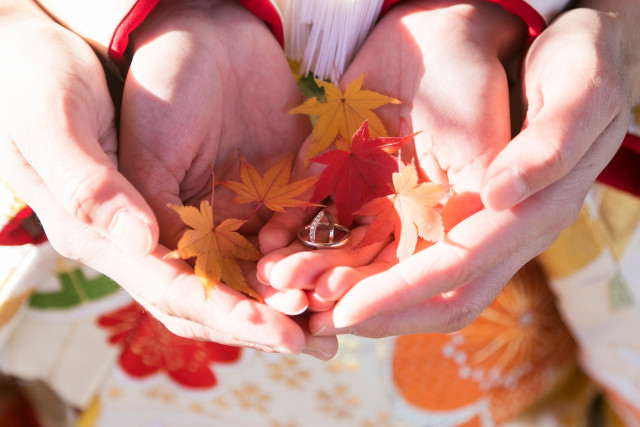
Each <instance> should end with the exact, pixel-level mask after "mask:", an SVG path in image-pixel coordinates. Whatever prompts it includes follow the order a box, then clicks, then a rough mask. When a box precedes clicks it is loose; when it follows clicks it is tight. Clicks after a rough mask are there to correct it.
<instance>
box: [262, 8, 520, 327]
mask: <svg viewBox="0 0 640 427" xmlns="http://www.w3.org/2000/svg"><path fill="white" fill-rule="evenodd" d="M496 28H500V29H501V30H502V31H496ZM523 39H524V26H523V24H522V23H521V22H520V21H519V19H518V18H516V17H514V16H511V15H509V14H508V13H506V12H504V11H503V10H502V9H501V8H500V7H498V6H497V5H495V4H490V3H486V2H481V1H480V2H465V3H462V4H461V3H459V2H450V1H441V2H432V1H429V2H403V3H401V4H400V5H399V6H398V7H395V8H393V9H392V10H391V11H390V12H389V14H388V15H387V16H385V17H384V18H383V19H382V21H381V22H380V24H378V25H377V26H376V28H375V29H374V31H373V33H372V34H371V35H370V36H369V38H368V39H367V41H366V42H365V45H364V46H363V47H362V49H361V50H360V52H359V53H358V55H357V57H356V58H355V60H354V61H353V63H352V65H351V66H350V67H349V69H348V70H347V72H346V74H345V77H344V79H343V81H344V82H345V84H344V85H343V86H346V84H348V83H349V82H350V81H351V80H353V79H354V78H356V77H357V76H359V75H360V74H362V73H365V80H364V83H365V87H366V88H367V89H373V90H376V91H378V92H381V93H383V94H385V95H389V96H393V97H395V98H398V99H400V100H401V102H402V104H401V105H400V106H385V107H382V108H380V109H379V110H376V112H379V113H380V115H381V116H382V118H383V121H384V123H385V124H386V126H387V128H388V129H389V131H390V132H389V133H390V134H392V135H394V134H397V133H398V132H399V127H400V124H401V123H402V132H403V133H408V132H412V131H422V133H421V134H419V135H418V136H416V138H415V144H414V145H413V147H408V148H404V149H403V150H404V151H405V154H406V152H407V151H409V152H411V153H412V154H413V156H414V158H415V159H416V160H417V164H418V166H419V168H420V172H421V175H422V176H423V177H425V178H427V179H429V180H431V181H433V182H435V183H437V184H439V185H441V186H443V187H444V188H445V189H446V190H447V191H450V192H451V193H454V194H465V195H467V196H468V200H470V201H471V207H470V209H469V213H472V212H474V211H477V210H479V209H480V208H481V205H480V202H479V191H480V185H481V182H482V178H483V176H484V173H485V171H486V168H487V166H488V165H489V164H490V162H491V161H492V160H493V158H494V157H495V156H496V155H497V154H498V153H499V152H500V150H502V149H503V148H504V147H505V146H506V144H507V143H508V142H509V139H510V134H511V123H510V118H509V117H510V115H509V90H508V83H507V75H506V72H505V68H504V66H503V60H504V61H506V60H507V59H508V58H510V57H511V56H512V55H513V53H515V52H517V50H518V47H519V46H521V43H522V41H523ZM296 220H297V221H296ZM306 220H307V218H305V217H304V216H303V215H299V216H298V217H295V216H294V215H291V214H290V215H288V216H284V215H277V216H274V217H273V219H272V221H271V222H269V223H268V224H267V225H266V226H265V227H264V229H263V230H262V232H261V238H264V240H269V241H275V240H276V238H275V237H273V236H274V235H277V239H278V240H280V241H291V239H292V237H293V236H294V233H295V232H296V231H297V229H298V228H299V227H300V226H302V225H303V224H304V221H306ZM365 227H366V226H364V227H358V228H356V229H354V230H353V234H354V242H355V243H357V236H361V235H362V234H363V233H364V228H365ZM284 234H286V236H285V237H286V238H284V237H283V235H284ZM264 246H265V245H264V244H263V247H264ZM392 246H393V245H389V246H387V245H386V244H380V245H376V246H375V247H366V248H362V249H358V250H352V249H351V248H350V247H346V248H345V249H331V250H318V251H314V252H300V250H301V246H300V245H299V244H298V243H293V244H292V245H291V246H290V247H288V248H285V249H281V250H276V251H274V252H273V253H271V254H270V255H269V256H267V257H265V258H263V260H261V261H260V263H259V266H258V274H259V277H260V278H261V280H262V281H264V282H267V283H269V284H270V285H271V286H273V287H275V288H277V289H280V290H283V291H285V290H290V289H305V290H307V291H308V298H309V301H310V304H311V307H312V308H316V309H321V308H322V309H327V308H328V307H330V306H331V303H332V302H333V301H337V300H339V299H340V298H342V297H343V296H344V298H345V300H344V301H340V302H339V303H338V305H337V306H336V313H340V312H341V310H342V312H343V313H347V312H349V309H347V307H350V306H349V304H352V306H354V304H355V303H354V300H355V299H357V297H354V298H353V299H352V298H351V297H350V295H352V294H353V295H358V296H361V295H360V294H358V292H359V289H362V288H361V287H360V286H359V284H358V285H357V283H358V282H360V281H361V280H363V279H364V278H366V277H368V276H372V277H371V278H370V281H371V280H374V278H375V277H378V275H377V273H380V272H382V271H386V270H387V269H389V268H390V267H391V266H392V265H395V264H396V263H397V259H395V250H393V247H392ZM436 246H438V245H436ZM430 250H432V249H430ZM451 261H453V260H451ZM451 261H450V262H451ZM456 261H457V262H459V261H460V260H456ZM406 262H407V263H408V264H407V265H411V267H410V268H414V267H413V264H412V263H413V261H411V259H410V260H407V261H406ZM402 266H403V264H402V263H401V264H400V265H398V266H397V268H396V269H395V270H394V271H397V269H400V268H402ZM463 267H464V268H469V266H461V265H460V264H459V263H458V264H456V265H453V266H452V265H442V268H443V269H444V270H447V271H448V270H450V269H452V268H453V269H456V268H463ZM394 268H395V267H394ZM419 272H420V273H418V271H414V274H416V276H419V277H417V278H418V280H419V281H420V282H421V283H424V286H427V282H428V281H429V280H431V279H435V277H433V278H432V277H431V275H430V271H429V270H426V269H425V265H421V266H420V269H419ZM507 279H508V277H506V278H505V279H504V280H505V282H506V280H507ZM354 285H355V287H354V288H353V290H352V291H351V292H347V291H349V289H351V288H352V287H353V286H354ZM392 286H393V285H392ZM448 286H451V287H448ZM458 286H459V284H458V283H455V282H454V283H447V284H446V285H441V287H440V288H439V289H438V290H439V292H445V291H449V290H452V289H456V288H457V287H458ZM369 289H370V290H371V289H373V288H369ZM390 289H391V288H390ZM397 291H398V292H400V291H399V290H397ZM363 292H367V291H366V290H365V291H363ZM345 293H346V295H345ZM488 293H491V294H493V293H495V289H492V290H491V291H490V292H488ZM383 295H384V297H383ZM378 296H380V298H386V297H387V292H386V291H384V290H383V291H380V292H379V293H378V289H377V288H375V291H371V294H370V295H368V296H367V299H365V300H370V299H376V300H377V298H378ZM365 300H363V302H364V301H365ZM487 303H488V302H487ZM381 304H382V303H381ZM355 306H356V308H358V306H357V304H355ZM342 307H345V308H344V310H343V309H342ZM358 313H360V312H359V311H358ZM354 314H355V312H354ZM331 316H332V312H325V313H323V314H322V315H316V317H315V318H316V319H320V318H322V319H325V318H330V317H331ZM315 324H316V326H315V327H314V326H313V325H314V321H313V320H312V328H315V329H316V331H317V330H318V328H319V326H318V321H315ZM345 326H346V325H345ZM425 327H426V328H430V327H431V328H432V329H436V326H435V325H425ZM438 327H441V325H438ZM390 331H391V329H389V328H385V329H380V330H379V332H380V333H381V334H385V335H388V334H390ZM328 333H331V332H330V331H329V332H328Z"/></svg>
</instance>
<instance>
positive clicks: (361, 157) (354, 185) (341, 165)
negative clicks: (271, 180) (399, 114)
mask: <svg viewBox="0 0 640 427" xmlns="http://www.w3.org/2000/svg"><path fill="white" fill-rule="evenodd" d="M416 134H417V133H414V134H411V135H407V136H403V137H379V138H374V139H371V138H370V136H369V125H368V124H367V122H366V121H365V122H364V123H362V126H360V129H358V130H357V131H356V133H355V134H354V135H353V140H352V144H351V150H333V151H329V152H327V153H324V154H321V155H319V156H317V157H314V158H312V159H311V161H312V162H316V163H321V164H324V165H327V167H326V169H325V170H324V171H323V172H322V175H320V179H319V180H318V183H317V184H316V188H315V191H314V193H313V196H312V197H311V201H312V202H314V203H315V202H319V201H321V200H324V199H325V198H327V197H329V196H333V198H334V200H335V202H336V209H337V211H338V221H339V222H340V223H341V224H342V225H344V226H347V227H348V226H349V225H351V223H352V222H353V213H354V212H355V211H357V210H358V209H360V207H361V206H362V205H363V204H364V203H366V202H368V201H370V200H373V199H375V198H377V197H382V196H386V195H387V194H391V193H392V192H393V186H392V180H391V176H392V174H393V173H394V172H396V171H397V170H398V163H397V160H396V159H395V158H394V157H392V156H390V155H389V153H388V151H385V149H387V150H389V149H398V148H400V147H402V146H403V145H404V144H406V143H407V142H408V141H410V140H411V139H412V138H413V137H414V136H415V135H416Z"/></svg>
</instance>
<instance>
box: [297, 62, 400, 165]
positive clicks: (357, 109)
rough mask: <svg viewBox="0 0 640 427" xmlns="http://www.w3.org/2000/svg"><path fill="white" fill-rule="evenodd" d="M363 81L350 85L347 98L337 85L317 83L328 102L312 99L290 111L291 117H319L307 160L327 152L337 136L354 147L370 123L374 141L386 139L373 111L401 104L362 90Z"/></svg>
mask: <svg viewBox="0 0 640 427" xmlns="http://www.w3.org/2000/svg"><path fill="white" fill-rule="evenodd" d="M363 79H364V74H362V75H361V76H360V77H358V78H357V79H355V80H354V81H353V82H351V83H350V84H349V86H347V90H346V91H345V92H344V94H343V93H342V91H341V90H340V89H339V88H338V87H336V86H335V85H333V84H331V83H328V82H324V81H322V80H317V79H316V84H317V85H318V86H320V87H321V88H323V89H324V94H325V99H326V101H325V102H320V101H318V98H316V97H314V98H310V99H308V100H306V101H305V102H304V103H303V104H302V105H299V106H298V107H296V108H294V109H292V110H290V111H289V114H308V115H311V116H319V118H318V121H317V123H316V125H315V126H314V127H313V132H312V134H311V135H312V142H311V145H310V146H309V149H308V150H307V153H306V157H305V159H307V160H308V159H310V158H312V157H314V156H316V155H317V154H319V153H320V152H322V151H323V150H325V149H327V148H328V147H329V146H330V145H331V144H332V143H333V142H334V141H335V140H336V138H337V137H338V136H340V138H341V139H342V140H343V141H347V142H348V144H349V146H351V137H352V135H353V134H354V133H355V132H356V131H357V130H358V128H359V127H360V126H361V125H362V122H364V121H365V120H366V121H368V122H369V128H370V131H371V137H372V138H377V137H383V136H387V130H386V129H385V127H384V125H383V124H382V121H381V120H380V118H378V116H377V115H376V114H375V113H374V112H373V111H372V110H373V109H375V108H378V107H380V106H382V105H385V104H399V103H400V101H398V100H397V99H395V98H391V97H389V96H385V95H381V94H379V93H377V92H374V91H372V90H363V89H361V87H362V80H363Z"/></svg>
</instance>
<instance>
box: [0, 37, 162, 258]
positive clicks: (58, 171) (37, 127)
mask: <svg viewBox="0 0 640 427" xmlns="http://www.w3.org/2000/svg"><path fill="white" fill-rule="evenodd" d="M56 36H57V37H56V40H57V43H58V44H59V46H57V47H59V48H60V49H61V50H62V52H60V51H56V49H51V50H52V52H48V51H47V50H46V49H39V50H36V51H35V52H33V50H27V51H26V52H21V53H20V55H19V56H17V57H20V58H21V61H17V62H16V63H15V64H14V65H15V68H14V67H10V68H11V71H10V72H9V71H7V70H5V73H3V74H4V75H3V78H2V81H3V82H4V83H0V85H1V87H0V91H2V93H3V99H4V101H3V104H5V105H6V104H11V108H10V109H4V108H3V109H2V111H0V114H2V116H3V121H4V122H6V123H10V126H8V129H9V131H10V132H11V133H10V134H9V135H7V137H8V138H9V139H10V143H11V144H13V145H14V146H15V147H16V148H17V150H18V151H19V153H20V156H21V157H23V158H24V159H25V161H26V162H27V163H28V164H29V165H30V167H31V168H33V170H35V171H36V173H37V174H38V175H39V176H40V177H41V178H42V181H43V182H44V183H45V184H46V185H47V187H48V188H49V190H50V192H51V194H53V195H54V197H55V199H56V201H57V203H59V204H60V205H61V206H62V207H63V208H64V209H65V210H66V212H68V213H69V215H71V216H72V217H73V218H76V219H77V220H79V221H80V222H82V223H84V224H87V225H89V226H91V227H92V228H93V229H94V230H96V231H97V232H98V233H100V234H101V235H103V236H106V237H107V238H109V239H110V240H111V241H112V242H114V243H116V244H117V245H118V246H119V247H121V248H122V249H124V250H126V251H128V252H130V253H133V254H145V253H149V252H150V251H151V249H152V248H153V247H154V246H155V243H156V241H157V235H158V231H157V225H156V221H155V217H154V215H153V213H152V211H151V209H150V208H149V206H148V205H147V204H146V202H145V201H144V199H143V197H142V196H141V195H140V194H139V193H138V192H137V191H136V190H135V188H134V187H133V186H132V185H131V184H130V183H129V182H128V181H127V180H126V179H125V178H124V177H123V176H122V175H121V174H120V173H118V171H117V170H116V165H115V164H114V163H113V158H114V156H113V154H115V151H116V149H117V140H116V132H115V128H114V122H113V114H114V112H113V105H112V104H111V101H110V98H109V93H108V90H107V86H106V81H105V76H104V72H103V71H102V68H101V67H100V64H99V62H98V61H97V58H96V57H95V55H94V54H93V52H92V51H91V50H90V49H89V47H88V46H86V45H84V43H83V42H82V41H79V40H75V39H73V37H75V36H70V35H69V34H66V33H64V34H57V33H56ZM56 52H57V53H56ZM56 54H57V55H61V56H62V57H63V58H64V55H65V54H66V55H69V61H68V62H69V64H65V61H64V60H61V59H60V58H59V57H58V58H55V56H56ZM60 62H62V64H60ZM79 64H81V65H79ZM61 67H63V68H64V70H61V69H60V68H61ZM49 69H50V70H51V73H50V74H48V75H47V76H46V78H43V76H42V75H41V74H42V70H49ZM7 73H9V74H10V75H9V76H7ZM8 82H12V83H11V84H8ZM87 82H91V83H87ZM7 100H13V101H12V102H8V101H7ZM33 100H38V101H37V102H32V101H33ZM109 155H112V157H111V158H110V157H109Z"/></svg>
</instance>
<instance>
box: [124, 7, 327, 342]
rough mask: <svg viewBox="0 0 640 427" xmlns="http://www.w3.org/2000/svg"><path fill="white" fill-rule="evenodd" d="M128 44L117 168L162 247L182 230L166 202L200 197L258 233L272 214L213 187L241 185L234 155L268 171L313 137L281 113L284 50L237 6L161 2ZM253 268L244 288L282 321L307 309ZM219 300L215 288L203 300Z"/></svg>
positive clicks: (291, 95)
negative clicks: (151, 218)
mask: <svg viewBox="0 0 640 427" xmlns="http://www.w3.org/2000/svg"><path fill="white" fill-rule="evenodd" d="M131 43H132V45H131V47H132V50H133V52H134V55H133V60H132V62H131V66H130V69H129V73H128V76H127V78H126V81H125V85H124V90H123V95H122V113H121V134H120V136H121V141H120V152H119V161H120V169H121V170H122V172H123V174H124V175H125V176H126V177H127V178H129V179H130V180H131V182H132V183H133V184H134V185H135V186H136V188H137V189H138V190H139V191H140V192H141V193H142V195H143V196H144V197H145V199H146V200H147V201H148V203H149V205H150V206H151V208H152V209H153V211H154V212H155V214H156V217H157V219H158V223H159V229H160V242H161V244H163V245H165V246H166V247H169V248H175V247H176V245H177V242H178V240H179V238H180V236H181V235H182V233H183V232H184V230H185V225H184V224H183V223H182V222H181V220H180V219H179V217H178V215H176V213H175V212H174V211H173V210H172V209H170V208H169V207H168V205H169V204H172V205H178V206H180V205H182V204H191V205H196V206H197V205H199V203H200V201H201V200H211V199H213V204H212V207H213V215H214V221H215V223H216V224H217V223H219V222H220V221H221V220H223V219H225V218H238V219H242V220H244V219H248V222H247V223H246V224H245V226H243V228H242V229H241V231H242V232H243V233H244V234H245V235H248V236H250V235H252V234H254V235H255V234H257V232H258V230H259V228H260V227H261V226H262V224H263V223H264V222H265V221H266V220H267V219H268V217H269V215H270V212H269V211H267V210H266V209H264V208H261V209H259V210H257V211H255V212H254V210H255V209H256V204H248V205H240V204H236V203H234V202H233V199H234V198H235V197H236V195H235V194H234V193H232V192H231V191H230V190H228V189H226V188H224V187H222V186H219V185H218V186H215V191H214V190H213V189H214V183H215V182H218V181H222V180H239V173H238V170H239V157H238V154H239V153H242V155H243V156H244V157H245V158H246V159H247V161H248V162H249V163H250V164H252V165H253V166H254V167H256V169H258V171H259V172H260V173H264V172H265V171H266V170H267V169H268V168H269V167H270V166H272V165H274V164H275V163H276V162H278V161H279V160H281V159H283V158H284V157H285V156H287V155H288V154H290V153H294V152H297V151H298V150H299V148H300V144H301V143H302V141H304V139H305V137H306V136H307V135H308V134H309V132H310V127H309V121H308V120H307V119H306V118H304V117H300V116H290V115H288V114H287V111H288V110H289V109H291V108H292V107H293V106H295V105H297V104H298V103H299V102H300V93H299V90H298V88H297V85H296V83H295V80H294V78H293V75H292V73H291V71H290V69H289V66H288V64H287V61H286V59H285V57H284V55H283V52H282V48H281V47H280V45H279V44H278V43H277V41H276V40H275V39H274V37H273V36H272V35H271V34H270V32H269V30H268V29H267V27H266V26H265V25H264V23H263V22H262V21H260V20H258V19H257V18H256V17H255V16H253V15H252V14H250V13H249V12H247V11H246V10H245V9H244V8H243V7H242V6H240V5H239V4H238V3H237V2H235V1H218V2H206V3H203V2H197V1H180V2H169V1H167V2H161V3H160V4H159V5H158V6H157V7H156V9H154V11H153V12H152V13H151V15H150V16H149V17H148V19H147V20H146V21H145V22H144V23H143V24H142V26H141V27H140V28H138V29H137V30H136V31H135V32H134V33H133V34H132V37H131ZM169 59H170V60H169ZM212 172H213V176H212ZM212 191H214V194H213V195H212ZM212 196H213V197H212ZM254 269H255V263H254ZM251 270H252V269H251V267H249V269H248V271H249V272H250V273H249V274H248V276H249V280H250V284H251V285H252V286H253V287H254V288H255V289H256V290H257V291H258V292H259V293H261V294H262V295H263V297H264V298H265V300H266V301H267V302H268V303H269V304H271V305H273V306H275V307H277V308H278V309H279V310H280V311H282V312H284V313H286V314H297V313H299V312H301V311H303V310H304V309H305V307H306V299H305V298H304V294H303V293H302V292H300V291H298V290H292V291H291V292H289V293H280V292H278V293H274V292H272V289H271V288H270V287H267V286H264V285H262V284H260V283H259V282H257V281H255V280H252V279H253V278H255V273H254V272H251ZM217 288H220V289H222V288H224V285H218V286H217ZM184 292H191V291H190V290H188V289H185V290H184ZM223 292H227V291H226V290H225V291H223ZM216 295H217V291H215V290H214V291H213V293H212V294H211V295H210V296H209V299H213V300H215V299H216ZM182 314H183V315H187V316H188V312H187V311H185V312H184V313H182ZM309 339H310V340H312V339H313V338H312V337H309ZM316 341H318V342H321V341H323V340H318V339H316ZM324 341H325V342H327V344H326V345H325V346H324V347H322V346H321V345H319V344H318V345H314V344H312V343H311V342H310V341H308V342H307V344H306V351H309V352H311V351H313V350H312V347H314V346H315V350H318V349H319V350H318V351H320V352H324V353H325V354H329V353H332V352H333V351H334V350H335V339H325V340H324Z"/></svg>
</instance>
